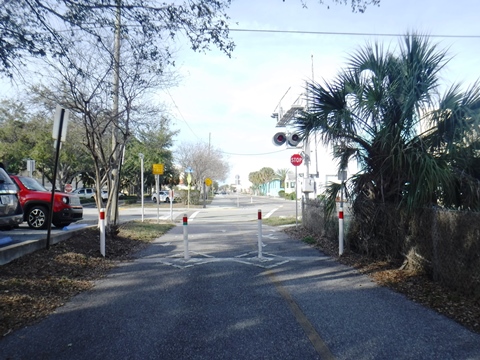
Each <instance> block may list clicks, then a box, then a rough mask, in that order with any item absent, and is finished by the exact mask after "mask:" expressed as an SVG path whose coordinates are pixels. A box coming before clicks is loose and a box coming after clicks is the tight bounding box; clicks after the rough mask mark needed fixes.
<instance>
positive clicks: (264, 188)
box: [259, 179, 283, 196]
mask: <svg viewBox="0 0 480 360" xmlns="http://www.w3.org/2000/svg"><path fill="white" fill-rule="evenodd" d="M259 190H260V194H261V195H267V196H278V192H279V191H280V190H283V188H281V187H280V180H278V179H277V180H272V181H270V182H269V183H265V184H262V185H260V186H259Z"/></svg>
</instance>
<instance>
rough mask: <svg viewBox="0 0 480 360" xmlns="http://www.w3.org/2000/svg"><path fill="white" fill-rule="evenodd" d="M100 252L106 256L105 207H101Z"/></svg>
mask: <svg viewBox="0 0 480 360" xmlns="http://www.w3.org/2000/svg"><path fill="white" fill-rule="evenodd" d="M99 215H100V220H99V223H100V224H99V225H100V226H99V227H100V254H102V256H103V257H105V209H104V208H101V209H100V214H99Z"/></svg>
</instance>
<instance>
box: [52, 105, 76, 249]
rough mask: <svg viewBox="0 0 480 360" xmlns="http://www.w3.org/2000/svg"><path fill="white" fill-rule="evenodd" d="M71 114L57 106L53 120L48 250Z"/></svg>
mask: <svg viewBox="0 0 480 360" xmlns="http://www.w3.org/2000/svg"><path fill="white" fill-rule="evenodd" d="M69 114H70V112H69V111H68V110H67V109H64V108H62V107H61V106H60V105H57V108H56V110H55V116H54V118H53V129H52V138H53V140H54V142H53V145H54V147H55V165H54V167H53V179H52V197H51V200H50V210H49V212H48V228H47V250H48V249H50V234H51V232H52V218H53V202H54V199H55V183H56V181H57V169H58V158H59V155H60V145H61V144H62V142H65V140H66V138H67V125H68V117H69Z"/></svg>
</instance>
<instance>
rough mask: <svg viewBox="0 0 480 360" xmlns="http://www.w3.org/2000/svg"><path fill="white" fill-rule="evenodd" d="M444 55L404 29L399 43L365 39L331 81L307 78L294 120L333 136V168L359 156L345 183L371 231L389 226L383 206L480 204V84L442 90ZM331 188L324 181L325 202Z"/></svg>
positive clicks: (406, 210) (303, 128) (404, 210)
mask: <svg viewBox="0 0 480 360" xmlns="http://www.w3.org/2000/svg"><path fill="white" fill-rule="evenodd" d="M447 61H448V58H447V56H446V52H445V51H443V50H439V49H438V48H437V46H436V45H433V44H431V43H430V42H429V40H428V38H427V37H422V36H419V35H416V34H413V35H406V36H405V37H404V38H403V40H402V41H401V42H400V44H399V47H398V51H393V50H390V49H384V48H383V46H382V45H380V44H374V45H366V46H365V47H363V48H361V49H360V50H358V51H357V52H355V53H354V54H353V55H352V56H351V57H350V59H349V61H348V66H347V67H346V69H345V70H343V71H342V72H340V74H339V75H338V76H337V77H336V79H335V80H334V81H332V82H328V83H325V84H324V85H320V84H316V83H310V84H308V86H307V89H308V95H307V98H308V101H309V104H310V107H309V109H308V112H305V113H304V114H303V115H302V117H300V118H299V119H297V121H296V125H297V127H298V129H299V130H300V132H302V133H303V135H304V136H308V135H310V134H312V133H318V134H319V135H320V136H321V138H322V140H323V141H324V142H325V143H326V144H329V145H331V146H333V148H334V153H333V156H334V157H335V158H336V159H337V160H338V162H339V168H340V169H342V168H345V166H346V165H347V164H348V162H349V160H350V159H351V158H352V157H355V158H356V160H357V162H358V164H359V166H360V171H359V172H358V173H357V174H354V175H353V176H351V177H350V179H348V181H347V183H346V187H347V188H348V190H349V192H348V193H349V196H350V197H351V199H352V200H353V202H352V205H353V206H352V208H353V211H354V216H355V220H356V222H357V223H358V224H361V225H360V226H361V227H364V231H363V235H364V236H365V237H366V238H368V239H370V240H371V239H372V238H374V237H378V236H380V237H381V236H383V237H384V238H386V237H388V236H389V235H388V234H386V233H385V232H384V229H385V223H383V224H382V222H385V215H384V214H385V213H386V211H385V209H387V208H390V209H395V211H397V212H398V211H401V214H402V216H404V215H406V216H407V217H409V216H411V215H412V214H413V211H415V210H416V209H419V208H422V207H425V206H430V205H439V204H441V205H443V206H447V207H455V208H468V209H480V186H479V179H480V170H479V169H480V168H479V165H480V157H479V152H478V150H479V149H480V141H479V134H480V132H479V130H480V129H479V126H478V125H479V119H480V86H479V84H478V83H475V84H474V85H473V86H472V87H471V88H469V89H467V90H466V91H465V92H462V91H461V90H460V87H459V86H458V85H453V86H452V87H451V88H450V90H448V91H447V92H446V94H445V95H444V96H443V97H442V96H440V95H439V93H440V76H439V72H440V71H441V70H442V69H443V67H444V66H445V64H446V63H447ZM338 190H339V186H338V185H335V186H332V187H331V188H330V192H329V199H330V202H331V203H333V201H334V198H335V196H336V195H337V193H336V192H337V191H338ZM330 208H331V209H333V207H330ZM395 221H397V222H398V216H397V218H396V219H393V220H392V223H394V222H395ZM381 226H383V229H381V230H380V231H378V233H376V232H375V231H374V230H375V229H379V228H380V227H381ZM387 226H388V225H387ZM368 227H370V228H368ZM372 229H374V230H372ZM380 232H381V235H378V234H379V233H380ZM370 240H365V242H368V241H370ZM384 240H385V242H387V241H388V240H387V239H384ZM383 245H384V244H382V246H383ZM395 246H396V247H395V249H393V251H390V250H391V249H390V250H389V251H390V253H392V252H395V251H396V252H398V251H399V250H400V248H401V246H402V244H400V245H398V244H396V245H395Z"/></svg>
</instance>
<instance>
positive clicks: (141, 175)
mask: <svg viewBox="0 0 480 360" xmlns="http://www.w3.org/2000/svg"><path fill="white" fill-rule="evenodd" d="M138 157H139V158H140V184H141V190H140V194H141V196H142V222H143V216H144V207H143V200H144V199H143V158H144V156H143V154H142V153H139V154H138ZM157 196H158V195H157Z"/></svg>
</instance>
